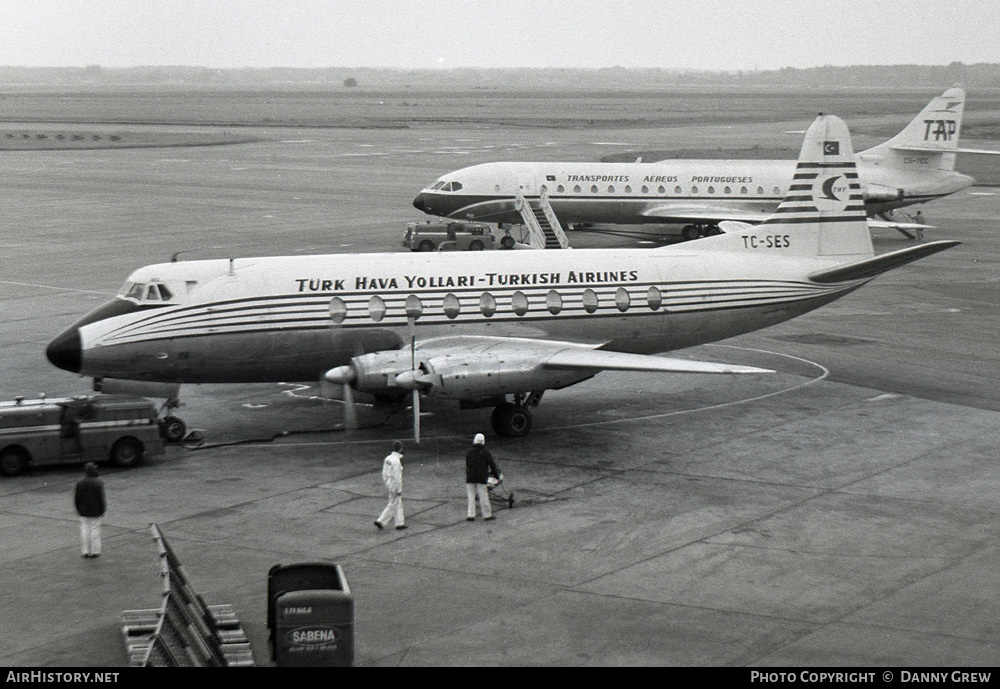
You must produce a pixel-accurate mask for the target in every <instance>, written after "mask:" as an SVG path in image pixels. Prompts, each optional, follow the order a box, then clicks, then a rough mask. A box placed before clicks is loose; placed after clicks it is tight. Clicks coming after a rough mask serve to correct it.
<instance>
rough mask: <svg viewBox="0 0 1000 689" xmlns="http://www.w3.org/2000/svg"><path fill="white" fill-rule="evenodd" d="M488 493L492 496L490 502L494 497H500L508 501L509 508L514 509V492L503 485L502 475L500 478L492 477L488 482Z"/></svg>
mask: <svg viewBox="0 0 1000 689" xmlns="http://www.w3.org/2000/svg"><path fill="white" fill-rule="evenodd" d="M486 491H487V492H488V493H489V494H490V501H492V500H493V498H494V497H498V498H500V499H502V500H506V501H507V507H509V508H513V507H514V491H512V490H507V486H505V485H504V484H503V475H502V474H501V476H500V478H496V477H495V476H490V477H489V478H488V479H487V480H486Z"/></svg>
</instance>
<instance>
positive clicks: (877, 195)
mask: <svg viewBox="0 0 1000 689" xmlns="http://www.w3.org/2000/svg"><path fill="white" fill-rule="evenodd" d="M904 195H905V192H904V191H903V190H902V189H899V188H897V187H886V186H882V185H881V184H869V185H868V186H867V187H866V188H865V190H864V197H865V201H867V202H878V201H901V200H902V199H903V196H904Z"/></svg>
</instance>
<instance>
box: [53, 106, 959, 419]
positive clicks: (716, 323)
mask: <svg viewBox="0 0 1000 689" xmlns="http://www.w3.org/2000/svg"><path fill="white" fill-rule="evenodd" d="M789 180H790V183H785V187H786V188H787V189H788V191H787V194H786V196H785V198H784V200H783V201H782V203H781V204H780V206H779V207H778V209H777V211H776V212H775V213H774V214H772V215H770V216H768V217H767V218H764V219H763V220H762V222H760V224H757V225H753V226H747V227H742V228H740V229H739V230H736V231H733V232H729V233H725V234H720V235H716V236H712V237H708V238H706V239H704V240H701V241H698V242H689V243H684V244H676V245H672V246H667V247H661V248H657V249H577V250H573V251H558V252H551V251H498V252H472V253H426V254H425V253H416V254H414V253H410V252H403V253H381V254H332V255H315V256H273V257H261V258H240V259H229V260H199V261H180V262H172V263H161V264H157V265H151V266H146V267H144V268H140V269H138V270H136V271H135V272H134V273H132V274H131V275H130V276H129V278H128V280H127V282H126V284H125V286H124V287H123V288H122V290H121V292H120V293H119V294H118V296H117V297H116V298H115V299H114V300H113V301H112V302H110V303H108V304H105V305H104V306H101V307H99V308H97V309H96V310H95V311H93V312H92V313H90V314H89V315H87V316H85V317H83V318H82V319H81V320H79V321H78V322H77V323H75V324H74V325H72V326H71V327H69V328H68V329H67V330H66V331H65V332H63V333H62V334H60V335H59V336H58V337H56V338H55V339H54V340H53V341H52V342H51V343H50V344H49V346H48V348H47V355H48V358H49V360H50V361H51V362H52V363H53V364H54V365H56V366H58V367H60V368H63V369H66V370H68V371H72V372H74V373H79V374H83V375H85V376H94V377H100V378H104V379H119V380H125V381H158V382H162V383H170V384H178V383H226V382H279V381H287V382H291V381H316V380H317V379H319V380H321V381H327V383H332V384H334V385H335V386H339V389H340V390H341V394H340V395H339V396H340V397H341V398H342V399H344V401H345V402H346V403H347V404H346V407H347V409H348V410H350V409H351V407H352V406H353V404H352V400H353V399H354V394H355V393H366V394H368V395H371V396H373V397H374V398H375V399H377V400H380V401H382V402H385V403H387V404H395V405H398V406H399V408H405V406H406V405H407V404H410V405H412V407H413V412H414V426H415V434H417V435H418V434H419V419H420V414H419V407H420V400H421V398H422V397H439V398H444V399H450V400H455V401H458V402H459V403H460V405H461V406H462V407H465V408H468V407H493V408H494V409H493V413H492V416H491V422H492V426H493V428H494V430H495V431H496V432H498V433H500V434H505V435H510V436H523V435H525V434H527V433H528V432H529V430H530V429H531V427H532V423H533V421H532V418H533V417H532V413H531V407H532V406H534V405H537V404H538V402H539V401H540V399H541V397H542V394H543V393H544V392H545V391H547V390H552V389H560V388H565V387H567V386H570V385H574V384H576V383H579V382H581V381H584V380H587V379H589V378H592V377H594V376H595V375H597V374H598V373H600V372H602V371H614V370H627V371H651V372H685V373H692V372H696V373H766V372H767V371H766V370H764V369H759V368H753V367H749V366H737V365H730V364H722V363H713V362H704V361H693V360H689V359H685V358H679V357H678V358H672V357H666V356H659V354H660V353H663V352H669V351H670V350H675V349H680V348H684V347H690V346H692V345H698V344H702V343H706V342H713V341H716V340H721V339H724V338H728V337H732V336H734V335H739V334H741V333H746V332H750V331H754V330H758V329H760V328H765V327H767V326H770V325H773V324H776V323H781V322H783V321H786V320H788V319H790V318H794V317H796V316H798V315H800V314H803V313H806V312H808V311H811V310H813V309H815V308H817V307H820V306H822V305H823V304H826V303H828V302H831V301H833V300H835V299H838V298H840V297H842V296H844V295H846V294H848V293H850V292H852V291H854V290H856V289H858V288H859V287H861V286H862V285H864V284H865V283H867V282H869V281H870V280H872V279H873V278H875V277H876V276H877V275H879V274H880V273H882V272H884V271H886V270H889V269H891V268H894V267H897V266H900V265H902V264H905V263H909V262H910V261H913V260H916V259H919V258H923V257H925V256H929V255H931V254H933V253H936V252H938V251H941V250H943V249H947V248H950V247H952V246H955V245H956V244H957V243H958V242H955V241H934V242H927V243H925V244H918V245H914V246H911V247H907V248H904V249H900V250H897V251H893V252H890V253H887V254H882V255H878V256H876V255H875V254H874V252H873V250H872V241H871V237H870V235H869V231H868V226H867V223H866V219H865V207H864V203H863V196H862V188H861V184H860V181H859V179H858V173H857V170H856V163H855V159H854V156H853V155H852V151H851V143H850V138H849V135H848V131H847V127H846V125H845V124H844V123H843V121H841V120H840V119H838V118H836V117H833V116H821V117H819V118H817V120H816V121H815V122H814V123H813V124H812V126H811V127H810V128H809V130H808V132H807V133H806V136H805V140H804V142H803V145H802V150H801V153H800V156H799V159H798V163H797V164H796V166H795V168H794V170H791V171H790V172H789ZM331 387H332V386H331ZM408 398H409V399H408ZM418 437H419V435H418Z"/></svg>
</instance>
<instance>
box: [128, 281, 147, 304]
mask: <svg viewBox="0 0 1000 689" xmlns="http://www.w3.org/2000/svg"><path fill="white" fill-rule="evenodd" d="M126 288H128V291H127V292H125V298H126V299H135V300H136V301H142V293H143V292H144V291H145V290H146V285H145V284H143V283H141V282H137V283H135V284H134V285H132V286H131V287H129V286H128V285H126Z"/></svg>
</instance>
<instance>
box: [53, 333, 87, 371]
mask: <svg viewBox="0 0 1000 689" xmlns="http://www.w3.org/2000/svg"><path fill="white" fill-rule="evenodd" d="M45 356H47V357H48V358H49V361H51V362H52V364H53V365H54V366H58V367H59V368H61V369H63V370H65V371H71V372H73V373H79V372H80V369H81V368H82V366H83V347H82V345H81V343H80V329H79V328H76V327H73V328H69V329H68V330H66V331H64V332H63V333H61V334H60V335H59V336H58V337H56V339H54V340H52V342H50V343H49V346H48V347H47V348H46V349H45Z"/></svg>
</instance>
